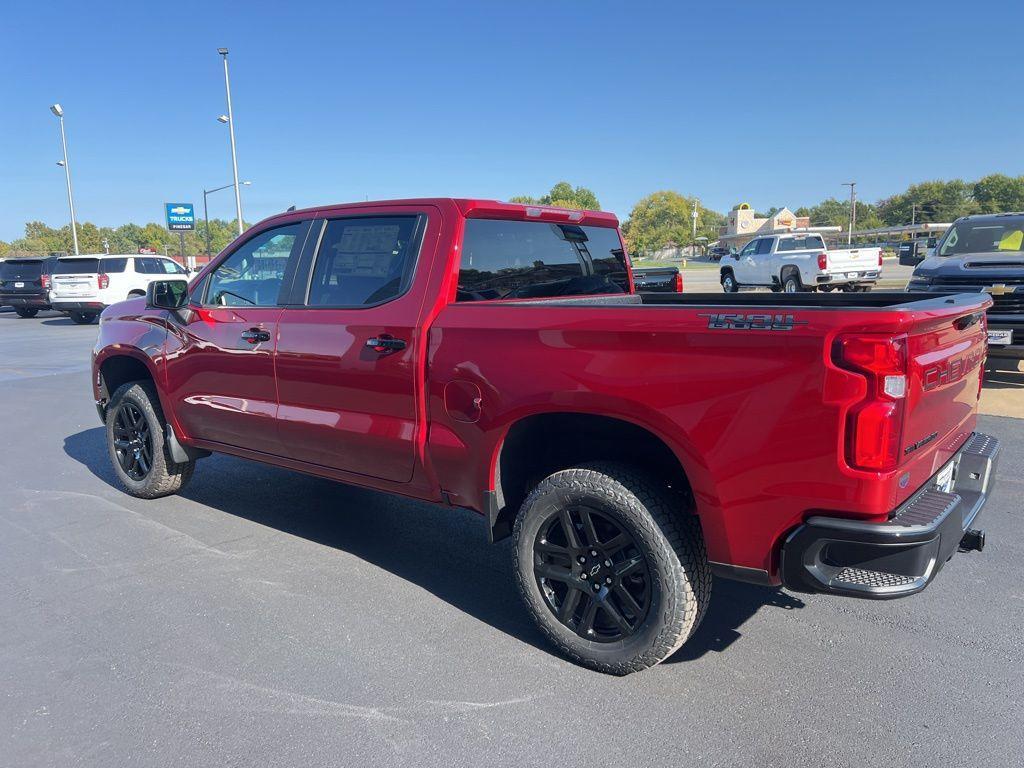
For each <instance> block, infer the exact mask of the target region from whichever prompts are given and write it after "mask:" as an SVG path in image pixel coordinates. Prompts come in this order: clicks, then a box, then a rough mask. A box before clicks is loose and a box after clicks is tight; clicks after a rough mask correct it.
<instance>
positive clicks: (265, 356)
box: [154, 220, 310, 454]
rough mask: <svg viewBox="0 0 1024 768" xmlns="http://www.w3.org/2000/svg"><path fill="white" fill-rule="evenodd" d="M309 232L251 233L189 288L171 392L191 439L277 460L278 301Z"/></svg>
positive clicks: (175, 340) (171, 350)
mask: <svg viewBox="0 0 1024 768" xmlns="http://www.w3.org/2000/svg"><path fill="white" fill-rule="evenodd" d="M309 226H310V222H309V220H298V221H294V222H292V223H289V224H284V225H280V226H276V227H275V226H271V227H269V228H264V229H261V230H258V231H255V232H251V233H248V234H247V236H246V237H245V239H244V240H241V242H239V243H238V244H237V245H236V246H235V248H234V249H233V250H232V251H231V252H229V253H227V254H226V255H225V257H224V258H223V259H221V261H220V262H219V264H218V265H217V266H216V267H215V268H214V269H213V270H212V272H210V273H209V274H207V275H205V276H204V277H203V279H202V280H201V281H200V282H198V283H196V284H195V285H193V286H192V289H191V296H190V308H189V310H188V311H186V312H180V313H176V314H175V315H174V316H173V317H172V320H173V322H172V324H171V326H170V331H171V333H170V336H169V337H168V348H167V354H166V370H167V388H168V392H169V393H170V397H171V400H172V403H173V408H174V412H175V415H176V417H177V419H178V422H179V423H180V425H181V427H182V429H183V430H184V433H185V435H187V436H188V437H191V438H197V439H200V440H206V441H209V442H213V443H221V444H224V445H230V446H235V447H239V448H244V449H248V450H253V451H258V452H261V453H269V454H280V452H281V451H280V443H279V441H278V439H277V428H276V426H275V419H276V417H277V388H276V384H275V381H274V348H275V345H276V340H277V322H278V318H279V317H280V316H281V311H282V308H281V305H280V303H279V301H280V298H281V296H282V295H283V293H284V292H285V291H286V290H287V286H289V285H290V282H291V279H292V277H293V275H294V271H295V268H296V266H297V263H298V257H299V254H300V253H301V251H302V248H303V247H304V245H305V242H306V235H307V233H308V231H309ZM154 277H156V275H154ZM165 277H168V278H171V277H174V276H171V275H165ZM182 277H184V275H182Z"/></svg>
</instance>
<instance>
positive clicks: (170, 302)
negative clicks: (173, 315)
mask: <svg viewBox="0 0 1024 768" xmlns="http://www.w3.org/2000/svg"><path fill="white" fill-rule="evenodd" d="M186 304H188V281H187V280H154V281H153V282H152V283H150V284H149V285H148V286H146V306H147V307H149V308H151V309H181V308H182V307H184V306H185V305H186Z"/></svg>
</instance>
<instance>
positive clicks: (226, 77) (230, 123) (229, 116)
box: [217, 48, 242, 234]
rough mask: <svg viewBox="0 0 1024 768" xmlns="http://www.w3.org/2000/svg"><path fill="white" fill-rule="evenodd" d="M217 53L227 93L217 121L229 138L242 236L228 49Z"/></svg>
mask: <svg viewBox="0 0 1024 768" xmlns="http://www.w3.org/2000/svg"><path fill="white" fill-rule="evenodd" d="M217 53H219V54H220V55H221V57H222V58H223V59H224V91H225V92H226V93H227V99H228V113H227V114H226V115H221V116H220V117H218V118H217V119H218V120H220V122H222V123H227V125H228V135H229V136H230V137H231V173H232V175H233V177H234V179H235V182H234V187H235V213H236V214H237V215H238V234H242V192H241V188H240V187H239V185H238V157H237V155H236V154H235V115H234V113H233V112H232V111H231V78H230V76H229V75H228V49H227V48H218V49H217Z"/></svg>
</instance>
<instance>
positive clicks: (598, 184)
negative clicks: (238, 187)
mask: <svg viewBox="0 0 1024 768" xmlns="http://www.w3.org/2000/svg"><path fill="white" fill-rule="evenodd" d="M4 16H5V19H4V21H5V23H4V27H5V35H4V44H3V46H0V63H2V65H3V73H4V83H3V86H2V88H0V99H2V101H0V104H2V109H0V239H5V240H10V239H13V238H15V237H18V236H20V235H21V234H22V227H23V223H24V222H25V221H27V220H33V219H40V220H43V221H46V222H47V223H49V224H51V225H62V224H64V223H66V220H67V205H66V198H65V191H64V183H63V175H62V171H61V169H60V168H58V167H57V166H56V165H55V161H56V160H57V159H58V158H59V156H60V138H59V133H58V126H57V121H56V118H54V117H53V116H52V115H51V114H50V112H49V111H48V109H47V107H48V105H49V104H51V103H53V102H55V101H59V102H60V103H61V104H63V106H64V108H65V111H66V126H67V131H68V143H69V149H70V154H71V165H72V170H73V180H74V183H75V202H76V206H77V209H78V217H79V219H80V220H81V221H92V222H95V223H97V224H100V225H116V224H120V223H124V222H126V221H135V222H138V223H144V222H146V221H161V220H162V204H163V202H164V201H193V202H195V203H196V205H197V209H198V210H201V208H200V206H201V203H202V189H203V187H204V186H205V187H207V188H210V187H214V186H219V185H221V184H226V183H228V182H229V181H230V160H229V154H228V137H227V132H226V129H225V127H224V126H222V125H220V124H219V123H218V122H216V117H217V115H219V114H221V113H222V112H224V111H225V107H224V84H223V74H222V69H221V62H220V57H219V56H218V55H217V53H216V49H217V48H218V47H219V46H226V47H228V48H230V50H231V66H232V70H231V73H232V90H233V96H234V101H235V105H234V106H235V122H236V131H237V141H238V161H239V168H240V174H241V177H242V178H243V179H251V180H252V181H253V185H252V186H251V187H247V188H245V189H244V191H243V204H244V206H245V214H246V219H247V220H253V221H255V220H258V219H260V218H262V217H264V216H267V215H269V214H271V213H274V212H277V211H280V210H282V209H284V208H287V207H288V206H289V205H292V204H296V205H299V206H305V205H313V204H320V203H326V202H341V201H351V200H362V199H364V198H367V197H368V198H369V199H371V200H372V199H379V198H389V197H411V196H432V195H453V196H464V197H474V196H475V197H494V198H499V199H503V198H508V197H510V196H512V195H516V194H542V193H544V192H545V191H546V190H547V189H549V188H550V187H551V185H552V184H553V183H554V182H556V181H559V180H561V179H565V180H568V181H571V182H572V183H574V184H584V185H586V186H589V187H591V188H592V189H594V190H595V192H596V193H597V195H598V197H599V199H600V200H601V202H602V205H603V207H604V208H606V209H608V210H611V211H614V212H616V213H617V214H619V216H620V217H622V218H625V217H626V216H627V215H628V213H629V210H630V208H631V207H632V205H633V203H635V202H636V200H637V199H639V198H640V197H642V196H643V195H644V194H647V193H649V192H652V191H655V190H658V189H674V190H677V191H679V192H682V193H684V194H693V195H697V196H699V197H700V198H701V200H702V201H703V202H704V204H705V205H708V206H710V207H712V208H716V209H718V210H726V209H728V208H729V207H731V206H732V205H733V204H734V203H736V202H739V201H747V202H750V203H751V204H753V205H754V206H755V207H756V208H762V209H763V208H767V207H768V206H771V205H779V206H781V205H788V206H790V207H793V208H795V207H797V206H799V205H803V204H812V203H815V202H817V201H819V200H821V199H822V198H824V197H827V196H830V195H835V196H842V195H844V194H845V192H846V189H845V188H844V187H842V186H841V184H842V182H844V181H848V180H850V179H854V180H856V181H857V182H858V193H859V195H860V197H861V198H862V199H867V200H874V199H877V198H880V197H884V196H886V195H889V194H892V193H894V192H898V191H901V190H902V189H904V188H905V187H906V185H907V184H909V183H911V182H914V181H920V180H924V179H930V178H950V177H965V178H976V177H978V176H981V175H984V174H986V173H990V172H996V171H999V172H1004V173H1010V174H1015V175H1016V174H1021V173H1024V153H1022V152H1021V140H1022V135H1024V98H1022V97H1021V93H1022V92H1024V89H1022V86H1024V65H1022V64H1021V61H1022V56H1021V50H1022V46H1021V42H1020V39H1021V38H1020V31H1021V29H1022V28H1024V4H1022V3H1009V2H1005V3H1002V4H998V5H988V4H986V3H985V2H973V3H971V4H969V5H964V4H963V3H957V4H944V3H941V2H932V3H927V4H925V3H920V4H919V3H907V2H888V3H885V4H873V3H863V2H862V3H857V4H854V5H853V6H851V5H849V4H847V3H842V4H840V3H821V2H818V3H802V2H790V3H765V2H759V3H747V2H731V3H728V4H726V3H700V4H698V5H693V4H689V3H682V2H676V3H666V4H649V3H638V2H634V3H624V2H623V3H606V2H598V1H594V2H583V1H582V0H580V1H579V2H567V1H562V0H548V2H540V3H534V2H526V1H523V2H516V3H511V2H505V3H497V2H486V1H485V0H480V1H478V2H475V3H447V2H430V3H422V4H419V3H416V4H411V3H390V2H385V1H384V0H381V2H377V3H372V4H358V5H351V6H350V5H349V4H346V3H341V2H325V3H320V2H314V3H293V4H285V3H280V2H276V3H267V4H261V3H255V2H246V3H240V2H235V3H224V4H222V3H218V2H212V1H211V2H205V3H199V4H192V3H189V2H184V1H179V2H177V3H162V4H156V3H148V2H142V3H138V2H136V3H127V4H108V3H102V2H94V3H80V2H76V3H64V2H62V3H53V4H50V3H16V4H13V5H9V6H7V7H6V9H5V11H4ZM62 20H63V21H62ZM1000 38H1003V39H1002V40H1001V39H1000ZM210 202H211V215H214V216H220V217H223V218H230V217H232V216H233V214H234V210H233V201H232V197H231V194H230V190H227V191H224V192H219V193H217V194H215V195H213V196H211V198H210Z"/></svg>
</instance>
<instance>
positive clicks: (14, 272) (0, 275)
mask: <svg viewBox="0 0 1024 768" xmlns="http://www.w3.org/2000/svg"><path fill="white" fill-rule="evenodd" d="M42 270H43V262H41V261H5V262H4V263H3V264H0V280H38V279H39V274H40V272H42Z"/></svg>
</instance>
